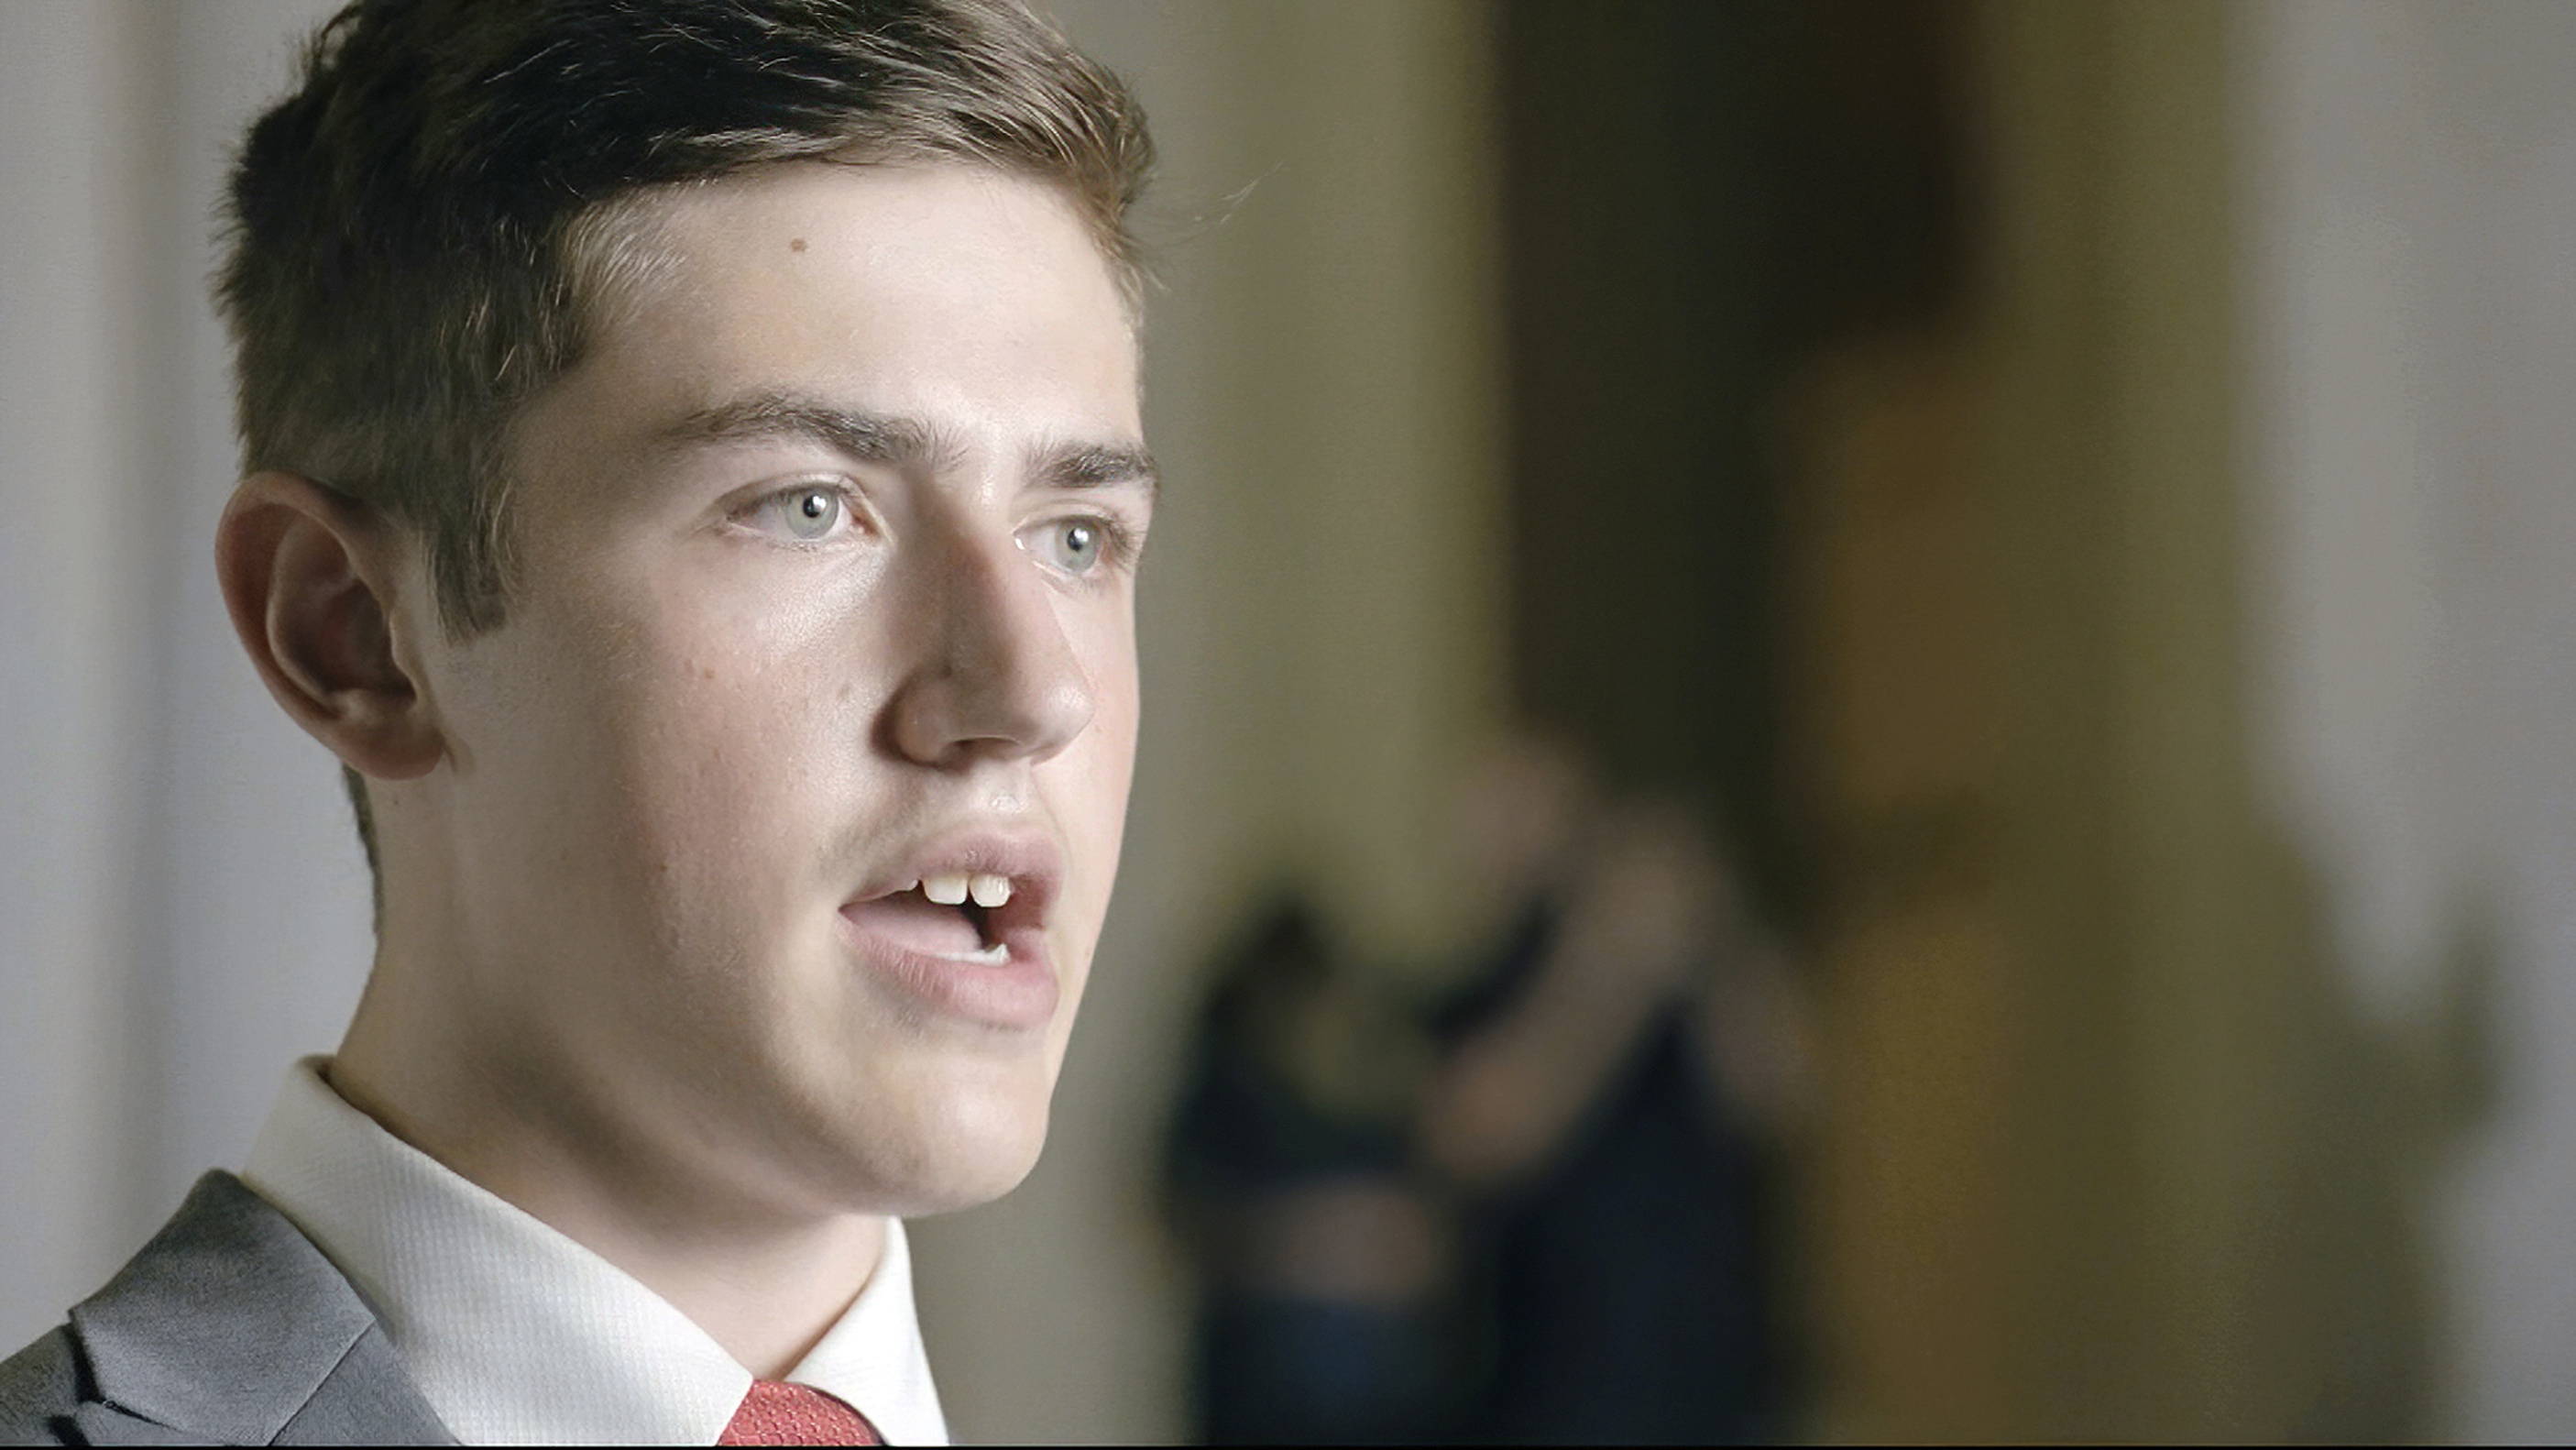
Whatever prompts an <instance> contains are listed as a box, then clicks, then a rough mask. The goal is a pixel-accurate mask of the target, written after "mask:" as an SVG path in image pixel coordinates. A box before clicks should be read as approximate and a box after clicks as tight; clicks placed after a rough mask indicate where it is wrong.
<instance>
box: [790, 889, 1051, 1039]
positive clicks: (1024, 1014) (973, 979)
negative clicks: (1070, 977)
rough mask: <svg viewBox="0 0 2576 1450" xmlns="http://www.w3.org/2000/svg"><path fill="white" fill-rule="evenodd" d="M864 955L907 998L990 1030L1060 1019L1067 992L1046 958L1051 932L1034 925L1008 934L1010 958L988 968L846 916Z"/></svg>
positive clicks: (1005, 938)
mask: <svg viewBox="0 0 2576 1450" xmlns="http://www.w3.org/2000/svg"><path fill="white" fill-rule="evenodd" d="M841 920H842V922H843V924H844V925H845V926H846V927H847V928H848V931H849V935H850V938H851V940H852V941H853V942H855V943H856V944H857V946H858V949H859V955H860V956H861V957H862V958H864V959H865V960H866V962H867V963H868V965H869V966H871V967H873V968H875V969H876V972H877V974H878V975H879V976H881V977H883V978H884V979H886V980H887V981H889V982H891V983H893V984H894V985H895V986H896V987H898V988H900V989H901V990H902V991H903V992H904V993H905V995H907V996H909V997H911V998H913V999H914V1000H916V1001H918V1002H920V1003H922V1004H923V1005H925V1006H928V1007H930V1008H932V1009H933V1010H935V1011H938V1012H940V1013H942V1014H944V1015H947V1016H952V1017H962V1018H965V1019H967V1020H968V1021H972V1022H979V1023H982V1024H984V1025H986V1026H989V1027H1003V1028H1011V1029H1014V1030H1018V1031H1028V1030H1030V1029H1033V1028H1038V1027H1043V1026H1045V1025H1046V1024H1048V1023H1049V1022H1052V1021H1054V1020H1055V1009H1056V1003H1057V1000H1058V998H1059V997H1060V995H1061V991H1062V989H1061V988H1059V987H1058V986H1057V984H1056V979H1055V963H1054V961H1053V960H1052V959H1051V958H1050V957H1049V956H1048V955H1047V945H1046V934H1045V933H1044V932H1042V931H1040V930H1038V929H1036V928H1034V927H1021V928H1019V929H1016V930H1014V931H1011V932H1008V933H1005V934H1004V936H1003V938H1002V942H1003V945H1005V946H1007V947H1009V948H1010V954H1009V955H1008V956H1007V957H1005V958H1004V959H1003V960H1002V961H1000V962H998V963H996V964H993V965H990V966H987V965H985V964H984V963H982V962H961V961H958V960H957V959H955V958H953V957H942V956H934V955H932V954H931V953H929V952H924V951H918V950H915V949H914V948H912V947H908V946H903V945H901V944H899V943H896V942H891V941H888V940H886V939H885V938H884V937H882V936H879V935H878V934H876V933H875V932H872V931H869V930H868V929H867V928H866V927H864V926H861V925H860V924H858V923H857V922H855V921H852V920H850V918H849V916H848V914H847V913H844V914H843V915H842V917H841Z"/></svg>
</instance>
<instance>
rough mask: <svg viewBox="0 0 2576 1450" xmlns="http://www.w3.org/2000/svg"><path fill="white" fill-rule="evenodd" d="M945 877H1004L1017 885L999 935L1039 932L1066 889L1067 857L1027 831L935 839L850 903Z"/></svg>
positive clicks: (996, 923) (956, 833) (1001, 912)
mask: <svg viewBox="0 0 2576 1450" xmlns="http://www.w3.org/2000/svg"><path fill="white" fill-rule="evenodd" d="M942 875H963V876H968V877H974V876H1000V877H1004V878H1006V879H1007V880H1009V882H1010V883H1011V899H1010V901H1009V902H1008V903H1006V904H1004V905H1002V906H999V907H995V908H993V909H992V911H991V913H990V915H991V918H992V922H993V927H994V930H995V934H996V935H997V936H998V935H1000V934H1001V933H1002V932H1004V931H1007V930H1008V929H1010V928H1012V927H1016V926H1024V925H1025V926H1036V925H1040V924H1043V923H1044V922H1045V920H1046V916H1047V910H1048V908H1049V907H1050V906H1052V905H1053V904H1054V902H1055V898H1056V893H1057V892H1058V891H1060V890H1062V889H1063V885H1064V853H1063V851H1061V850H1060V849H1058V847H1057V846H1056V844H1055V842H1054V841H1053V840H1052V839H1051V838H1049V837H1048V836H1047V835H1045V834H1044V833H1042V832H1037V831H1031V830H1026V829H1018V830H1007V829H996V828H983V829H979V828H973V827H969V828H966V829H961V830H953V831H948V832H944V833H941V834H939V835H937V836H934V837H932V838H931V839H930V840H929V841H928V842H927V843H926V844H924V845H921V846H919V847H917V848H915V849H913V850H910V851H907V852H905V853H903V854H902V855H901V856H900V857H898V858H897V859H896V861H895V863H894V864H892V865H890V866H889V867H888V868H887V869H886V871H885V872H884V873H883V874H881V875H878V876H876V877H874V878H872V879H871V880H870V881H869V882H868V883H867V884H866V885H865V886H863V887H861V888H860V889H859V890H858V891H857V892H856V893H854V894H853V895H852V896H851V897H850V904H851V905H853V906H855V905H857V904H858V903H860V902H863V901H875V900H878V899H880V898H882V897H887V896H893V895H895V894H897V893H898V892H903V891H909V890H911V889H912V888H913V887H915V886H917V885H919V884H920V883H921V882H922V881H924V880H926V879H928V878H930V877H933V876H942Z"/></svg>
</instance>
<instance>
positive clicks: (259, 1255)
mask: <svg viewBox="0 0 2576 1450" xmlns="http://www.w3.org/2000/svg"><path fill="white" fill-rule="evenodd" d="M352 1443H355V1444H392V1445H453V1444H455V1443H456V1437H455V1436H453V1435H451V1434H449V1433H448V1432H447V1427H446V1426H444V1425H441V1424H440V1423H439V1422H438V1416H437V1415H436V1414H434V1413H432V1412H431V1410H430V1408H429V1403H428V1402H427V1401H426V1400H423V1399H422V1398H421V1396H420V1391H419V1390H417V1389H415V1388H413V1387H412V1383H411V1380H410V1379H409V1378H408V1377H407V1376H405V1375H404V1373H403V1368H402V1364H401V1362H400V1360H399V1359H397V1358H396V1356H395V1354H394V1348H393V1345H392V1343H391V1342H390V1341H388V1340H387V1339H386V1338H385V1332H384V1330H383V1329H382V1328H381V1327H379V1326H378V1325H377V1323H376V1316H375V1313H374V1311H372V1310H370V1309H369V1308H368V1307H367V1305H366V1301H365V1300H363V1299H361V1298H359V1297H358V1291H357V1290H356V1289H354V1288H352V1287H350V1285H349V1281H348V1280H347V1279H345V1278H343V1277H342V1276H341V1274H340V1271H339V1270H338V1269H335V1268H333V1267H332V1266H331V1261H330V1260H328V1259H326V1258H324V1257H322V1252H321V1250H319V1249H316V1248H315V1247H314V1246H313V1244H312V1242H311V1241H310V1240H308V1239H306V1238H305V1237H304V1235H303V1234H302V1233H300V1232H298V1231H297V1230H296V1227H295V1225H294V1224H292V1223H289V1222H288V1221H287V1219H286V1216H285V1215H284V1214H281V1213H279V1212H278V1211H277V1210H276V1209H274V1208H271V1207H269V1206H268V1204H267V1202H266V1201H264V1200H262V1199H261V1198H260V1197H259V1195H257V1194H255V1193H253V1192H251V1191H250V1190H249V1189H247V1188H245V1187H243V1186H242V1182H241V1180H240V1179H238V1178H235V1177H233V1176H232V1175H231V1174H229V1173H209V1174H207V1175H206V1176H205V1177H203V1178H200V1179H198V1180H197V1186H196V1187H195V1188H194V1189H193V1190H191V1191H190V1192H189V1194H188V1201H187V1202H186V1203H184V1204H181V1205H180V1206H179V1212H178V1213H177V1214H176V1215H174V1216H173V1217H172V1218H171V1220H170V1222H169V1223H168V1224H167V1225H165V1226H164V1227H163V1228H162V1230H161V1232H160V1233H158V1234H156V1235H154V1236H153V1239H152V1242H150V1243H148V1244H146V1245H144V1246H143V1252H141V1253H139V1254H136V1255H135V1256H134V1258H133V1260H132V1261H131V1262H129V1263H128V1264H126V1266H125V1267H124V1268H123V1269H122V1270H120V1271H119V1272H118V1273H117V1276H116V1277H115V1278H114V1279H112V1280H110V1281H108V1285H107V1287H106V1288H104V1289H101V1290H99V1291H98V1292H97V1293H96V1294H93V1295H91V1296H90V1297H89V1298H87V1299H85V1300H83V1301H82V1302H81V1303H80V1304H79V1306H78V1307H76V1308H74V1309H73V1310H72V1312H71V1322H70V1323H68V1324H65V1325H63V1326H62V1327H61V1328H59V1329H56V1330H55V1331H54V1332H53V1333H51V1334H48V1335H46V1336H45V1337H44V1338H42V1339H39V1340H37V1341H36V1342H35V1343H33V1344H31V1345H29V1346H27V1347H26V1348H25V1349H23V1350H20V1351H19V1352H18V1353H17V1354H15V1355H13V1356H11V1357H10V1358H9V1359H8V1360H7V1361H5V1362H0V1444H9V1445H327V1444H352Z"/></svg>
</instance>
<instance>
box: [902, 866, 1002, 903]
mask: <svg viewBox="0 0 2576 1450" xmlns="http://www.w3.org/2000/svg"><path fill="white" fill-rule="evenodd" d="M921 894H922V895H924V896H926V897H929V898H930V899H931V900H932V901H934V902H936V903H938V904H939V905H941V906H964V905H965V904H966V898H967V897H969V896H972V897H974V898H975V904H976V905H977V906H981V907H985V908H988V909H989V908H991V907H996V906H1001V905H1004V904H1006V903H1007V902H1009V901H1010V899H1011V878H1010V877H1008V876H994V875H990V874H988V873H985V872H981V871H978V872H976V873H975V874H973V875H972V876H969V875H968V874H967V873H965V872H963V871H948V872H943V873H941V874H940V875H937V876H924V877H923V878H921Z"/></svg>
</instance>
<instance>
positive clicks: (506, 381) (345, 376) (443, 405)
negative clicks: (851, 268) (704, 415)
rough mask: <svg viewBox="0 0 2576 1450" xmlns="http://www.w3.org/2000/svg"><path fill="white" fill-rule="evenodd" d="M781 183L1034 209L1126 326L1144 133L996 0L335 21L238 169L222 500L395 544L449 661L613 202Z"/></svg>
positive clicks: (603, 247)
mask: <svg viewBox="0 0 2576 1450" xmlns="http://www.w3.org/2000/svg"><path fill="white" fill-rule="evenodd" d="M800 159H832V160H843V161H853V162H861V163H867V162H903V161H959V162H966V163H970V164H975V165H982V166H990V167H994V168H998V169H1001V170H1006V171H1011V172H1015V173H1019V174H1023V175H1028V176H1033V177H1036V178H1038V179H1040V180H1043V181H1047V182H1050V183H1052V184H1055V185H1058V186H1060V187H1062V188H1063V189H1064V191H1065V192H1066V193H1067V194H1068V195H1069V196H1070V197H1071V199H1072V200H1073V201H1074V203H1075V204H1076V206H1077V207H1078V209H1079V210H1080V211H1081V213H1082V215H1083V216H1084V218H1085V219H1086V221H1087V222H1088V223H1089V225H1090V226H1091V228H1092V230H1093V233H1094V235H1095V237H1096V239H1097V240H1098V241H1099V243H1100V246H1101V248H1102V252H1103V255H1104V256H1105V257H1107V258H1108V259H1109V261H1110V262H1111V264H1112V266H1113V268H1114V269H1115V270H1116V272H1117V274H1118V277H1119V279H1120V282H1121V284H1122V286H1123V287H1124V288H1125V290H1126V292H1127V295H1128V299H1129V302H1130V305H1131V307H1132V306H1133V305H1135V303H1136V300H1137V295H1138V292H1139V291H1140V287H1139V281H1140V278H1141V266H1140V262H1139V259H1138V254H1137V247H1136V244H1135V241H1134V238H1133V235H1132V233H1131V232H1130V231H1129V229H1128V223H1127V218H1128V213H1129V210H1130V209H1131V207H1132V206H1133V205H1134V203H1135V201H1136V199H1137V197H1138V195H1139V194H1140V193H1141V192H1142V191H1143V189H1144V186H1145V182H1146V179H1147V177H1148V175H1149V173H1150V172H1151V170H1152V166H1153V144H1152V141H1151V140H1150V139H1149V137H1148V135H1147V133H1146V130H1145V120H1144V115H1143V113H1142V112H1141V110H1140V109H1139V108H1138V107H1137V105H1136V104H1135V101H1134V99H1133V98H1132V97H1131V96H1130V95H1129V93H1128V91H1127V89H1126V87H1125V86H1123V85H1122V84H1121V83H1120V82H1119V81H1118V79H1117V78H1116V77H1115V76H1113V75H1111V74H1110V73H1109V72H1108V71H1107V70H1105V69H1103V68H1102V67H1101V66H1099V65H1098V64H1096V63H1094V62H1093V61H1091V60H1090V59H1088V58H1087V57H1085V56H1083V55H1082V54H1081V53H1079V52H1078V51H1076V50H1074V49H1073V47H1072V46H1070V45H1069V44H1067V43H1066V42H1065V40H1064V39H1063V37H1062V36H1060V35H1058V34H1057V33H1056V32H1055V31H1053V30H1052V29H1050V28H1049V27H1048V26H1047V25H1046V24H1045V23H1044V22H1042V21H1040V20H1039V19H1038V18H1037V17H1036V16H1034V15H1032V14H1031V13H1030V12H1029V11H1028V10H1027V8H1025V6H1024V5H1022V4H1021V3H1019V0H354V3H351V4H350V5H348V6H347V7H346V8H345V9H343V10H341V11H340V12H339V14H337V15H335V16H334V17H332V19H331V20H330V21H329V22H328V23H326V24H325V25H324V26H323V27H322V28H321V30H320V31H319V32H317V33H316V35H315V36H314V38H313V41H312V44H311V45H310V47H309V48H308V49H307V50H306V52H305V55H304V60H303V65H302V72H301V81H300V84H299V85H298V86H297V88H296V89H295V91H294V93H293V94H291V95H289V96H288V97H287V98H286V99H285V100H283V101H280V102H279V103H278V104H277V105H276V106H275V107H274V108H272V109H271V110H269V111H268V112H267V114H265V115H263V116H261V117H260V118H259V120H258V121H257V122H256V123H255V124H254V125H253V126H252V127H251V130H250V134H249V137H248V139H247V140H246V142H245V143H244V145H243V148H242V153H241V159H240V161H239V163H238V164H237V165H236V166H235V167H234V170H233V175H232V188H231V195H230V205H229V208H228V216H227V221H228V223H229V238H228V242H229V245H228V250H227V253H226V256H225V259H224V263H223V267H222V271H221V274H220V278H219V281H218V284H217V287H218V294H219V300H220V303H221V306H222V310H223V313H224V316H225V319H226V321H227V322H228V323H229V324H230V326H231V329H232V335H233V344H234V349H235V371H236V377H237V384H238V394H237V398H238V402H237V406H238V418H239V424H240V428H241V435H242V452H243V465H244V468H245V470H246V471H253V472H255V471H258V470H262V469H272V468H274V469H280V470H284V471H288V472H293V473H298V474H302V475H304V476H306V477H309V478H312V479H314V480H316V481H318V482H320V483H323V484H325V485H326V486H328V487H330V488H331V489H333V490H334V491H336V492H339V493H341V494H343V495H346V496H348V497H350V498H352V499H354V500H357V501H358V502H360V503H361V504H363V505H365V506H367V507H370V508H373V509H376V510H379V511H381V512H383V513H384V514H387V515H389V516H391V517H392V518H394V519H395V520H397V521H399V522H400V523H402V524H404V525H406V526H408V527H409V528H411V529H412V530H414V531H415V532H416V533H417V535H418V536H419V538H420V541H421V544H422V546H423V548H424V550H425V555H426V562H427V565H428V571H429V577H430V579H431V580H432V583H433V587H434V588H435V590H436V593H437V600H438V610H439V616H440V619H441V622H442V624H443V626H444V627H445V628H446V629H447V630H448V632H449V633H450V634H451V635H454V636H456V637H459V638H463V637H469V636H471V635H473V634H477V633H480V632H482V631H484V630H486V629H489V628H492V627H493V626H496V625H498V624H499V623H500V622H501V619H502V616H503V613H504V610H505V607H506V598H507V592H508V589H507V585H508V580H509V577H510V572H511V571H510V547H509V541H510V531H509V525H508V510H507V508H506V503H507V494H508V488H509V482H508V478H507V470H506V468H505V463H504V460H503V458H502V456H501V453H502V439H503V437H504V435H505V431H506V429H507V426H508V423H509V421H510V418H511V416H512V414H513V412H514V411H515V410H516V408H517V407H518V406H519V405H520V404H521V403H522V402H524V401H525V400H526V399H527V398H528V397H529V396H530V395H531V394H533V393H534V392H536V391H537V390H538V389H540V388H542V387H544V386H545V385H546V384H547V383H548V382H550V381H552V380H553V379H554V378H556V377H558V376H560V375H561V374H562V373H563V372H564V371H565V370H566V369H568V368H570V367H571V366H572V365H573V364H574V363H576V362H577V361H579V360H580V358H581V356H582V355H583V351H584V346H585V342H586V340H587V337H588V336H589V335H590V333H591V332H592V331H593V329H594V328H595V327H596V325H597V318H596V316H595V314H596V313H597V311H598V309H599V306H600V305H601V303H602V301H603V300H604V298H605V296H606V295H607V292H608V289H610V288H611V287H612V286H614V285H615V284H616V283H617V282H618V281H619V280H620V278H621V276H622V275H624V274H625V273H631V272H632V271H633V269H634V264H635V262H636V257H635V253H636V252H637V249H638V241H637V237H636V235H635V233H634V230H633V228H631V227H627V226H624V225H621V220H622V219H625V218H631V217H632V215H633V214H634V213H635V211H636V208H635V207H634V206H632V205H631V203H633V202H634V201H635V200H637V199H638V198H641V197H645V196H649V195H650V194H652V193H653V192H655V191H656V190H657V189H661V188H668V187H673V186H678V185H684V184H687V183H690V182H695V181H703V180H706V179H710V178H714V177H720V176H724V175H727V174H730V173H734V172H739V171H742V170H744V169H746V168H749V167H754V166H760V165H764V164H768V163H773V162H782V161H792V160H800ZM349 784H350V787H351V794H352V797H353V799H354V801H355V803H356V805H357V808H358V814H359V831H360V835H361V836H362V837H363V838H365V842H366V846H367V854H368V858H369V863H370V865H373V864H374V861H375V855H376V851H375V841H374V838H373V831H372V829H371V822H370V821H369V819H368V811H367V806H366V799H365V795H364V792H363V789H362V787H361V784H360V782H359V781H358V780H357V779H356V777H355V775H354V774H352V775H351V777H350V782H349Z"/></svg>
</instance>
